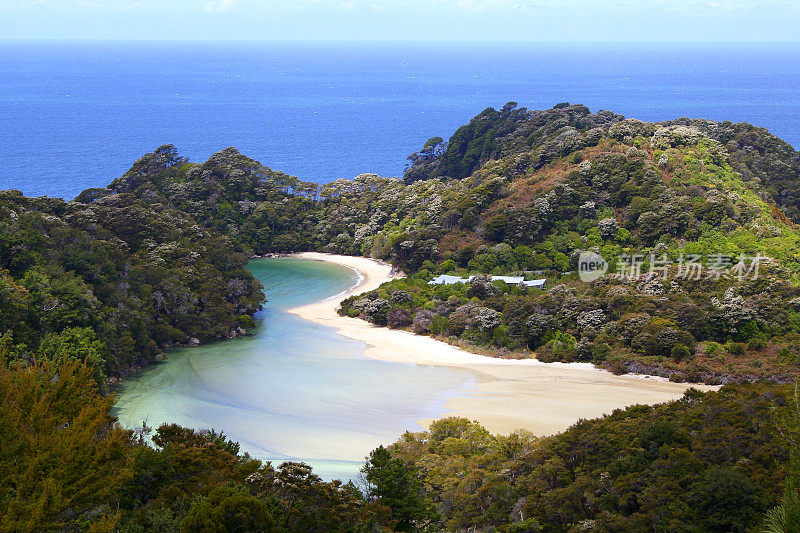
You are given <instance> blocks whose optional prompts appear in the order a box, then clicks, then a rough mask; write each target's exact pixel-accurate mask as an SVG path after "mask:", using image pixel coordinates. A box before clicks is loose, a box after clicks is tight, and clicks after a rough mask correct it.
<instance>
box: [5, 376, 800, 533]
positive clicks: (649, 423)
mask: <svg viewBox="0 0 800 533" xmlns="http://www.w3.org/2000/svg"><path fill="white" fill-rule="evenodd" d="M790 396H791V395H790V391H788V390H787V387H778V386H766V385H753V384H748V385H728V386H726V387H724V388H723V389H722V390H721V391H720V392H716V393H700V392H697V391H695V390H690V391H689V392H687V393H686V395H685V396H684V397H683V398H682V399H680V400H677V401H674V402H671V403H668V404H662V405H657V406H653V407H648V406H634V407H630V408H627V409H624V410H618V411H615V412H614V413H613V414H611V415H608V416H606V417H603V418H601V419H597V420H588V421H587V420H584V421H580V422H578V423H577V424H575V425H574V426H573V427H571V428H570V429H568V430H567V431H565V432H564V433H561V434H559V435H555V436H552V437H546V438H536V437H534V436H533V435H531V434H529V433H527V432H524V431H519V432H516V433H513V434H511V435H508V436H499V435H491V434H490V433H489V432H487V431H486V430H485V429H484V428H482V427H481V426H480V425H478V424H477V423H474V422H470V421H469V420H466V419H460V418H449V419H444V420H440V421H437V422H434V423H433V424H432V426H431V428H430V430H429V431H427V432H423V433H406V434H405V435H404V436H403V437H402V438H401V439H400V440H399V441H398V442H396V443H395V444H393V445H391V446H389V447H387V448H384V447H379V448H378V449H376V450H375V451H373V452H372V453H371V454H370V456H369V457H368V458H367V462H366V464H365V466H364V469H363V473H364V483H365V484H364V485H362V487H360V488H359V487H357V486H356V485H353V484H352V483H348V484H344V485H343V484H342V483H340V482H338V481H336V482H323V481H321V480H320V479H319V477H317V476H316V475H314V474H313V472H312V471H311V468H310V467H308V466H307V465H305V464H302V463H294V462H286V463H283V464H281V465H279V466H278V467H274V466H272V465H271V464H269V463H266V464H264V463H261V462H260V461H257V460H254V459H252V458H250V457H249V456H248V455H247V454H243V453H240V451H239V446H238V444H236V443H233V442H231V441H229V440H228V439H227V438H226V437H225V436H224V435H222V434H218V433H216V432H213V431H204V432H196V431H193V430H190V429H186V428H182V427H180V426H176V425H163V426H161V427H160V428H158V429H157V430H156V431H155V432H154V434H153V435H152V439H151V440H152V444H147V443H146V442H145V441H144V440H143V439H142V436H143V433H142V432H141V431H140V432H139V433H134V432H131V431H124V430H122V429H120V428H119V427H118V426H115V425H114V424H113V419H112V418H111V417H109V416H108V408H109V407H110V405H111V403H112V401H113V398H111V397H108V396H102V395H100V394H98V392H97V387H96V384H95V382H94V380H93V379H92V371H91V369H90V368H87V367H85V366H84V365H82V364H80V363H77V362H72V363H66V364H63V365H60V366H57V365H55V364H53V363H50V362H44V363H41V364H34V365H30V366H16V367H14V368H7V367H6V368H2V369H0V421H2V424H0V431H1V432H2V440H3V443H4V446H3V449H2V452H0V530H2V531H19V530H26V531H39V530H46V529H67V530H91V531H111V530H116V531H129V532H144V531H148V532H149V531H187V532H188V531H320V532H322V531H342V532H345V531H348V532H350V531H365V532H366V531H423V530H427V531H439V530H447V531H458V530H465V529H472V530H477V531H517V532H521V531H609V532H610V531H665V532H666V531H698V532H700V531H720V532H723V531H724V532H727V531H734V532H739V531H752V530H754V528H755V527H756V526H758V525H759V524H761V523H762V520H763V517H764V516H765V513H767V512H768V511H770V509H772V508H773V507H774V506H776V505H777V504H778V503H780V501H781V492H782V491H781V487H782V482H783V479H784V476H785V473H786V467H787V464H788V463H789V455H790V454H789V446H788V442H789V441H790V440H791V439H792V438H796V429H794V430H792V431H793V433H791V434H790V432H787V431H785V430H781V428H786V427H792V428H796V427H797V426H796V425H797V421H796V420H795V419H794V416H795V415H796V407H793V404H792V402H791V401H790ZM785 420H790V421H793V422H791V424H793V425H790V426H788V425H785V424H784V421H785ZM793 457H795V456H793ZM792 464H793V465H794V468H796V466H797V465H796V460H793V463H792ZM796 479H797V472H794V474H793V475H792V476H789V479H788V481H787V483H786V492H785V496H783V504H781V507H778V508H776V510H774V511H772V512H771V513H770V514H769V517H771V519H774V520H777V522H776V523H788V522H786V520H793V519H794V515H792V514H788V515H787V514H786V513H787V510H788V511H789V513H791V512H795V511H792V509H794V508H793V507H792V505H793V501H794V500H793V498H795V496H796V494H795V492H796ZM780 520H783V522H780Z"/></svg>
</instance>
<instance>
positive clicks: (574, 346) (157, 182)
mask: <svg viewBox="0 0 800 533" xmlns="http://www.w3.org/2000/svg"><path fill="white" fill-rule="evenodd" d="M409 160H410V166H409V168H408V170H407V171H406V174H405V176H404V179H403V180H401V179H397V178H383V177H380V176H376V175H374V174H364V175H361V176H358V177H356V178H354V179H352V180H336V181H333V182H331V183H327V184H324V185H318V184H314V183H309V182H303V181H300V180H298V179H297V178H295V177H292V176H287V175H286V174H283V173H281V172H276V171H273V170H271V169H269V168H267V167H264V166H262V165H261V164H259V163H258V162H256V161H253V160H252V159H250V158H248V157H246V156H244V155H242V154H240V153H239V152H238V151H236V150H235V149H234V148H226V149H225V150H222V151H221V152H218V153H216V154H214V155H213V156H211V158H209V160H208V161H206V162H205V163H202V164H199V163H191V162H188V161H187V160H186V159H185V158H182V157H181V156H180V155H179V154H178V153H177V151H176V149H175V148H174V147H172V146H163V147H161V148H159V149H158V150H156V151H155V152H153V153H151V154H147V155H145V156H144V157H142V158H141V159H140V160H138V161H137V162H136V163H135V164H134V166H133V167H132V168H131V170H130V171H128V172H127V173H126V174H125V175H124V176H122V177H121V178H120V179H118V180H115V181H114V182H113V183H111V184H110V186H109V188H107V189H94V190H90V191H86V192H85V193H83V194H82V195H80V196H79V197H78V199H77V201H78V202H84V203H87V205H88V204H90V203H91V202H92V201H96V199H98V198H103V197H104V196H105V195H118V194H132V195H135V196H136V197H137V198H138V200H139V201H141V202H142V203H143V204H145V205H148V206H150V205H152V206H169V207H170V208H173V209H176V210H178V211H181V212H183V213H186V214H187V215H189V216H191V217H192V219H193V220H195V221H197V222H199V223H201V224H202V225H204V226H205V227H207V228H209V229H212V230H215V231H218V232H220V233H222V234H224V235H226V236H227V237H228V238H230V240H231V241H232V242H233V243H235V244H236V245H237V246H239V247H240V248H241V249H243V250H245V251H247V252H248V253H259V254H260V253H265V252H290V251H301V250H321V251H327V252H334V253H343V254H355V255H365V256H372V257H378V258H382V259H386V260H388V261H391V262H392V263H394V264H396V265H398V266H400V267H402V268H403V269H404V270H405V271H406V272H407V273H409V274H412V276H411V277H410V279H408V280H406V281H397V282H394V283H393V284H390V285H387V286H385V287H383V288H382V289H381V290H380V291H377V292H375V293H372V294H369V295H366V296H365V297H362V298H360V299H354V300H352V301H348V302H345V306H344V310H345V312H348V313H350V314H352V315H354V316H360V317H362V318H364V319H367V320H370V321H372V322H375V323H378V324H387V325H389V326H390V327H400V328H408V329H413V330H414V331H416V332H417V333H422V334H432V335H436V336H439V337H442V338H446V339H448V340H451V341H454V342H458V343H460V344H462V345H464V346H467V347H470V346H474V347H476V348H478V349H481V350H489V352H490V353H493V354H495V355H502V356H513V357H520V356H522V357H528V356H530V354H532V353H535V354H536V356H537V357H539V358H541V359H543V360H558V361H576V360H579V361H592V362H595V363H597V364H601V365H604V366H606V367H608V368H610V369H613V370H615V371H620V372H627V371H633V372H648V373H659V374H662V375H664V376H669V377H671V378H673V379H679V380H680V379H687V380H702V381H710V382H719V381H722V382H727V381H751V380H758V379H773V378H776V377H777V378H778V379H780V380H786V379H791V378H792V376H794V375H796V374H797V372H798V362H800V314H798V311H800V303H796V302H800V290H799V289H798V286H797V281H798V274H800V255H798V249H800V233H798V229H797V227H796V221H798V220H800V177H799V175H798V173H799V172H800V155H798V153H797V152H796V151H795V150H794V149H793V148H792V147H791V146H789V145H788V144H786V143H785V142H783V141H781V140H780V139H778V138H776V137H774V136H772V135H770V134H769V133H768V132H767V131H766V130H763V129H760V128H757V127H754V126H751V125H749V124H732V123H729V122H722V123H715V122H711V121H705V120H692V119H679V120H675V121H671V122H664V123H658V124H654V123H647V122H642V121H639V120H634V119H625V118H624V117H622V116H620V115H616V114H614V113H610V112H606V111H600V112H598V113H591V112H590V111H589V109H588V108H586V107H585V106H581V105H568V104H559V105H558V106H555V107H554V108H553V109H549V110H545V111H529V110H526V109H523V108H517V107H516V106H515V105H514V104H513V103H510V104H507V105H506V106H504V107H503V108H502V109H501V110H499V111H496V110H493V109H487V110H486V111H484V112H482V113H481V114H479V115H478V116H477V117H475V118H474V119H473V120H472V121H470V123H469V124H467V125H465V126H464V127H462V128H459V129H458V131H456V133H455V134H454V135H453V136H452V137H451V139H450V140H449V141H447V142H444V141H443V140H442V139H441V138H432V139H430V140H429V141H428V142H426V143H425V144H424V146H423V148H422V149H421V150H420V151H419V152H417V153H415V154H412V155H411V156H410V157H409ZM583 251H593V252H595V253H597V254H599V255H602V256H603V257H604V258H605V259H606V260H607V261H608V262H609V270H610V273H615V272H617V273H618V271H621V270H623V267H624V266H625V265H624V264H623V262H622V261H623V258H625V257H627V258H631V257H634V256H637V257H640V258H643V260H642V261H641V264H640V265H638V266H639V267H640V268H641V274H642V275H641V276H635V277H627V278H625V277H623V278H619V277H615V276H606V277H604V278H602V279H600V280H597V281H596V282H594V283H581V282H580V281H578V280H577V279H576V276H575V275H574V271H575V270H576V268H577V266H578V265H577V260H578V257H579V255H580V253H581V252H583ZM759 254H760V255H761V256H763V260H761V261H760V262H759V264H758V268H753V264H752V261H751V260H750V259H748V258H750V257H752V256H755V255H759ZM653 258H657V260H658V261H659V262H661V263H662V265H661V266H660V267H659V270H658V271H657V272H656V273H661V274H662V277H665V278H666V277H668V278H669V279H662V280H659V279H654V276H653V275H652V274H650V273H649V270H650V267H651V266H653V267H655V266H656V265H654V264H653V263H654V259H653ZM687 258H691V260H692V262H693V263H694V265H693V267H696V268H698V269H700V272H699V274H698V275H697V276H695V278H696V279H694V278H693V279H689V278H687V277H686V276H684V277H681V276H677V275H676V274H678V273H679V270H678V267H677V266H676V265H679V262H680V261H683V260H685V259H687ZM664 264H669V265H670V266H669V267H665V266H664ZM754 271H757V272H754ZM534 272H535V273H536V274H533V273H534ZM570 272H573V274H570ZM735 272H739V274H742V273H746V272H751V273H754V274H757V275H755V276H750V277H747V276H744V278H747V279H733V278H736V277H738V278H742V277H743V276H741V275H739V276H735V275H732V274H734V273H735ZM438 274H453V275H462V276H467V275H471V274H523V275H526V276H528V277H532V276H536V277H545V278H547V280H548V285H549V289H550V290H549V291H548V293H547V294H546V295H545V294H534V293H532V292H531V291H528V292H527V293H524V294H523V293H520V291H519V289H518V288H516V287H508V286H503V284H502V283H494V284H491V285H487V286H486V287H483V288H481V286H479V283H480V280H479V282H478V283H475V284H471V285H472V286H455V287H449V288H439V289H434V288H433V287H430V286H428V285H427V283H426V282H427V281H428V280H429V279H430V278H431V277H433V276H435V275H438ZM750 278H756V279H750ZM394 293H398V294H396V295H395V294H394ZM400 293H403V294H400ZM793 302H795V303H793ZM673 351H674V353H673ZM696 356H697V357H696Z"/></svg>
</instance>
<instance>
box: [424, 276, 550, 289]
mask: <svg viewBox="0 0 800 533" xmlns="http://www.w3.org/2000/svg"><path fill="white" fill-rule="evenodd" d="M474 277H475V276H470V277H468V278H462V277H459V276H448V275H447V274H442V275H441V276H436V277H435V278H433V279H432V280H430V281H429V282H428V283H429V284H430V285H455V284H456V283H469V282H470V281H472V278H474ZM489 279H490V280H491V281H505V282H506V283H508V284H509V285H524V286H525V287H534V288H536V289H541V288H544V283H545V281H547V280H546V279H531V280H528V281H525V278H523V277H522V276H489Z"/></svg>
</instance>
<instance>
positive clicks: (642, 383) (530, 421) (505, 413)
mask: <svg viewBox="0 0 800 533" xmlns="http://www.w3.org/2000/svg"><path fill="white" fill-rule="evenodd" d="M297 256H298V257H301V258H305V259H313V260H317V261H328V262H331V263H335V264H338V265H342V266H346V267H348V268H351V269H353V270H355V271H356V272H358V273H359V275H360V281H359V283H358V284H357V285H356V286H354V287H353V288H351V289H350V290H348V291H347V292H345V293H342V294H339V295H336V296H335V297H333V298H330V299H328V300H323V301H321V302H317V303H314V304H310V305H306V306H302V307H297V308H294V309H290V310H289V312H291V313H293V314H295V315H297V316H300V317H302V318H304V319H306V320H310V321H313V322H316V323H318V324H322V325H325V326H330V327H333V328H335V329H336V330H337V331H338V332H339V333H340V334H341V335H343V336H345V337H349V338H352V339H357V340H360V341H363V342H365V343H366V344H367V345H368V347H367V349H366V350H365V352H364V354H365V355H366V356H367V357H371V358H375V359H380V360H384V361H394V362H398V363H409V364H419V365H440V366H450V367H457V368H464V369H468V370H470V371H472V372H474V373H475V375H476V386H475V389H474V390H472V391H469V392H468V393H466V395H465V396H459V397H453V398H450V399H449V400H448V401H447V403H446V408H447V409H448V411H449V412H448V413H446V414H444V415H443V416H463V417H467V418H470V419H473V420H478V421H479V422H480V423H481V424H483V425H484V426H486V427H487V428H488V429H489V430H490V431H492V432H495V433H509V432H511V431H514V430H515V429H520V428H524V429H528V430H530V431H532V432H534V433H535V434H537V435H550V434H553V433H557V432H559V431H562V430H564V429H566V428H567V427H569V426H570V425H572V424H573V423H574V422H576V421H577V420H579V419H581V418H595V417H598V416H601V415H603V414H605V413H610V412H611V411H613V410H614V409H618V408H623V407H626V406H629V405H633V404H653V403H659V402H665V401H669V400H673V399H677V398H680V397H681V396H682V395H683V393H684V392H685V391H686V390H687V389H688V388H690V387H692V386H694V387H695V388H698V389H701V390H715V389H716V388H717V387H712V386H706V385H689V384H683V383H672V382H669V381H667V380H665V379H663V378H656V377H649V376H639V375H624V376H615V375H613V374H612V373H610V372H607V371H605V370H601V369H598V368H596V367H594V366H593V365H591V364H589V363H542V362H540V361H537V360H535V359H524V360H513V359H497V358H493V357H486V356H482V355H477V354H473V353H469V352H465V351H463V350H460V349H458V348H456V347H454V346H451V345H449V344H447V343H444V342H441V341H437V340H435V339H432V338H430V337H425V336H421V335H414V334H413V333H410V332H407V331H399V330H392V329H388V328H384V327H378V326H374V325H372V324H370V323H368V322H365V321H363V320H360V319H358V318H349V317H342V316H339V315H338V314H337V313H336V310H337V308H338V307H339V302H340V301H341V300H343V299H344V298H346V297H347V296H349V295H351V294H359V293H363V292H367V291H371V290H373V289H376V288H377V287H379V286H380V285H381V284H382V283H384V282H386V281H388V280H390V279H392V277H393V276H392V272H391V270H392V269H391V267H390V266H389V265H387V264H385V263H382V262H378V261H375V260H372V259H367V258H363V257H351V256H340V255H331V254H323V253H317V252H305V253H302V254H298V255H297ZM430 422H431V420H421V421H420V424H422V425H423V426H426V425H427V424H428V423H430Z"/></svg>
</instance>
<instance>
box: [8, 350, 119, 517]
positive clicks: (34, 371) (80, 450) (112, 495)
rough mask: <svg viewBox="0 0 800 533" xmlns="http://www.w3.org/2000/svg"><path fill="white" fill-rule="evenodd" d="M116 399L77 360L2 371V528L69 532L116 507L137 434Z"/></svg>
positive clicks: (45, 362)
mask: <svg viewBox="0 0 800 533" xmlns="http://www.w3.org/2000/svg"><path fill="white" fill-rule="evenodd" d="M113 403H114V398H113V397H112V396H101V395H100V394H98V392H97V386H96V384H95V382H94V380H93V379H92V372H91V370H90V369H89V368H88V367H86V366H84V365H82V364H81V363H79V362H70V363H66V364H63V365H61V366H56V364H54V363H52V362H50V361H44V362H41V363H38V364H35V365H31V366H29V367H17V368H0V442H2V443H3V445H2V446H0V530H4V531H34V530H45V529H48V530H49V529H63V528H65V527H67V524H69V523H70V522H72V521H73V520H77V519H84V520H92V519H99V518H102V516H103V515H104V514H107V513H108V511H109V509H110V508H113V507H115V502H116V500H117V498H118V493H119V490H120V487H121V486H122V485H123V484H124V483H126V482H127V481H128V480H129V479H130V478H131V477H132V470H131V466H132V457H131V453H130V452H131V438H132V437H131V433H130V432H128V431H125V430H123V429H122V428H120V427H119V426H118V425H115V423H114V419H113V418H112V417H111V416H109V414H108V410H109V409H110V408H111V406H112V405H113ZM111 521H112V522H113V519H112V520H111Z"/></svg>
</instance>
